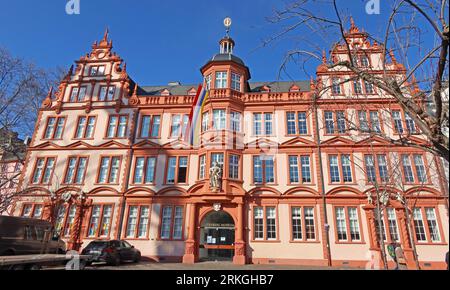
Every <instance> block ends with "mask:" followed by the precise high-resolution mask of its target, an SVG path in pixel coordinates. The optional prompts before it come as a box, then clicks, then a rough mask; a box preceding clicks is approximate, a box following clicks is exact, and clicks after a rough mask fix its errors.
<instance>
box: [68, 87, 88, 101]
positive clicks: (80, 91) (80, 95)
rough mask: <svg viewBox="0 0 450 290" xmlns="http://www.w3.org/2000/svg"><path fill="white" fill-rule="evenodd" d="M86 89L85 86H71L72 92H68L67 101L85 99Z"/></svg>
mask: <svg viewBox="0 0 450 290" xmlns="http://www.w3.org/2000/svg"><path fill="white" fill-rule="evenodd" d="M86 91H87V87H74V88H72V92H71V94H70V99H69V101H70V102H72V103H75V102H83V101H85V99H86Z"/></svg>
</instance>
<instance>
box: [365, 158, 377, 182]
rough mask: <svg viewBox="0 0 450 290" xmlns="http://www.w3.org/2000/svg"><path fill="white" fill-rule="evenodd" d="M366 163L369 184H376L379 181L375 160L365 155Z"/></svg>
mask: <svg viewBox="0 0 450 290" xmlns="http://www.w3.org/2000/svg"><path fill="white" fill-rule="evenodd" d="M364 161H365V165H366V176H367V181H368V182H375V181H376V180H377V176H376V173H375V162H374V160H373V156H372V155H365V156H364Z"/></svg>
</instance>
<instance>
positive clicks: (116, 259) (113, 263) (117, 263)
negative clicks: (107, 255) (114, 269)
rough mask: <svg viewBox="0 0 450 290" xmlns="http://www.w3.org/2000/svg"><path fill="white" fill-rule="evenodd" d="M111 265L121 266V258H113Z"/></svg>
mask: <svg viewBox="0 0 450 290" xmlns="http://www.w3.org/2000/svg"><path fill="white" fill-rule="evenodd" d="M109 264H110V265H111V266H119V265H120V257H119V256H116V257H114V258H112V260H111V262H110V263H109Z"/></svg>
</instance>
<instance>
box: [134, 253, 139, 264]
mask: <svg viewBox="0 0 450 290" xmlns="http://www.w3.org/2000/svg"><path fill="white" fill-rule="evenodd" d="M140 261H141V253H137V254H136V256H135V257H134V260H133V262H135V263H139V262H140Z"/></svg>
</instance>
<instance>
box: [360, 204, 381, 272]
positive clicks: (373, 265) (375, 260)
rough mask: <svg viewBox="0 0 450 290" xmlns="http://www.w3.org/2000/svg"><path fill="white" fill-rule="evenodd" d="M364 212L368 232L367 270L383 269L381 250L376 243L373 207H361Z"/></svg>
mask: <svg viewBox="0 0 450 290" xmlns="http://www.w3.org/2000/svg"><path fill="white" fill-rule="evenodd" d="M363 209H364V211H365V212H366V218H367V226H368V232H369V242H370V248H369V251H370V254H369V255H368V258H369V261H368V265H367V267H368V268H369V269H380V268H383V259H382V257H381V249H380V245H379V243H378V237H377V235H378V233H377V230H376V225H375V224H376V221H375V214H374V209H375V207H374V206H373V205H366V206H363Z"/></svg>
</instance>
